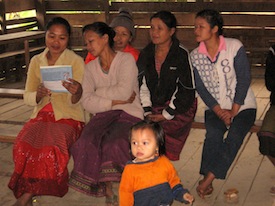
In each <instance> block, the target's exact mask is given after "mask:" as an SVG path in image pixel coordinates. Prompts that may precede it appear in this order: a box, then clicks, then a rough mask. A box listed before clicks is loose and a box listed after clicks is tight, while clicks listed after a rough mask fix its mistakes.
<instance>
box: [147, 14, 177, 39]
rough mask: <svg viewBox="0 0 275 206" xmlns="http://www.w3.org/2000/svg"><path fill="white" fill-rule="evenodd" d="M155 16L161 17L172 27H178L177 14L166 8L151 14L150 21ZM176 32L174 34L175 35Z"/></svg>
mask: <svg viewBox="0 0 275 206" xmlns="http://www.w3.org/2000/svg"><path fill="white" fill-rule="evenodd" d="M154 18H159V19H161V20H162V21H163V23H164V24H165V25H166V26H167V27H168V28H170V29H172V28H175V29H176V28H177V19H176V17H175V15H174V14H172V13H171V12H170V11H165V10H162V11H159V12H157V13H155V14H154V15H153V16H151V18H150V21H151V20H152V19H154ZM175 33H176V32H175ZM175 33H174V35H175ZM174 35H173V36H174Z"/></svg>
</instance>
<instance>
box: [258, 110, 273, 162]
mask: <svg viewBox="0 0 275 206" xmlns="http://www.w3.org/2000/svg"><path fill="white" fill-rule="evenodd" d="M258 138H259V142H260V152H261V153H262V154H263V155H269V156H271V157H275V105H271V106H270V108H269V110H268V111H267V112H266V115H265V117H264V120H263V124H262V127H261V129H260V131H259V132H258Z"/></svg>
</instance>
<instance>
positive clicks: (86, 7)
mask: <svg viewBox="0 0 275 206" xmlns="http://www.w3.org/2000/svg"><path fill="white" fill-rule="evenodd" d="M105 1H106V0H104V1H103V0H101V1H96V0H81V1H59V0H58V1H57V0H55V1H45V7H46V11H47V12H48V11H76V10H77V11H105V3H106V2H105Z"/></svg>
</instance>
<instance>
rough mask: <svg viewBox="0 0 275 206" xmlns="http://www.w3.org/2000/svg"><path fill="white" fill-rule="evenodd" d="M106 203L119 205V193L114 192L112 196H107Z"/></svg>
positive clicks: (113, 205) (110, 205) (114, 205)
mask: <svg viewBox="0 0 275 206" xmlns="http://www.w3.org/2000/svg"><path fill="white" fill-rule="evenodd" d="M105 203H106V206H118V198H117V195H115V194H114V195H113V196H111V197H108V196H106V200H105Z"/></svg>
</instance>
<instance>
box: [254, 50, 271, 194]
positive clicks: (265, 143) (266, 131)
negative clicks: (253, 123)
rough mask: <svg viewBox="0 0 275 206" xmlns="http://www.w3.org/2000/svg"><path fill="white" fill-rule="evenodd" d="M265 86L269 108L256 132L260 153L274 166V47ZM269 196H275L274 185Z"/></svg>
mask: <svg viewBox="0 0 275 206" xmlns="http://www.w3.org/2000/svg"><path fill="white" fill-rule="evenodd" d="M265 85H266V88H267V89H268V91H270V92H271V93H270V108H269V109H268V111H267V112H266V115H265V118H264V120H263V125H262V127H261V129H260V131H259V132H258V138H259V142H260V152H261V153H262V154H263V155H266V156H267V157H268V159H269V160H270V161H271V163H272V164H273V166H275V45H273V46H272V47H270V49H269V53H268V55H267V58H266V70H265ZM270 194H271V195H275V185H274V186H272V187H271V189H270Z"/></svg>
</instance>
